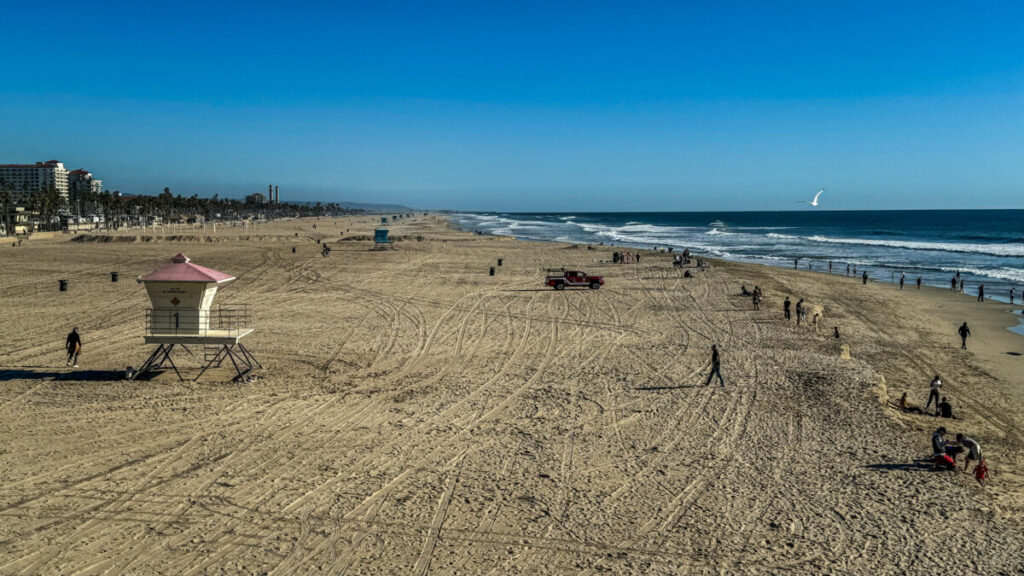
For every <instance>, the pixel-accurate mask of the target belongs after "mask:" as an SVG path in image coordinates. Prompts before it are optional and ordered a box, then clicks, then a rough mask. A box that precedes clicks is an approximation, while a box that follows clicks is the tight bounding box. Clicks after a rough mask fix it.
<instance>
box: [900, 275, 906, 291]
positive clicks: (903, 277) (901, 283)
mask: <svg viewBox="0 0 1024 576" xmlns="http://www.w3.org/2000/svg"><path fill="white" fill-rule="evenodd" d="M906 281H907V275H906V274H902V273H901V274H900V290H903V283H904V282H906Z"/></svg>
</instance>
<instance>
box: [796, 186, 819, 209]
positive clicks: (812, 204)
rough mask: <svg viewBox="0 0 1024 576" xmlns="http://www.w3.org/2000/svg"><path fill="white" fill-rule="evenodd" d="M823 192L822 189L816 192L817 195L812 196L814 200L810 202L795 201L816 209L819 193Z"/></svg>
mask: <svg viewBox="0 0 1024 576" xmlns="http://www.w3.org/2000/svg"><path fill="white" fill-rule="evenodd" d="M824 191H825V189H824V188H822V189H821V190H818V193H817V194H815V195H814V200H811V201H810V202H808V201H807V200H797V202H799V203H801V204H807V205H808V206H814V207H815V208H817V207H818V196H821V193H822V192H824Z"/></svg>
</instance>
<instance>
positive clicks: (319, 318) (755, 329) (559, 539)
mask: <svg viewBox="0 0 1024 576" xmlns="http://www.w3.org/2000/svg"><path fill="white" fill-rule="evenodd" d="M312 226H313V222H312V221H291V222H279V223H275V224H273V225H269V226H267V227H266V228H263V229H257V230H255V231H251V230H250V231H244V232H243V231H241V230H240V229H232V228H220V227H219V228H218V232H217V234H218V235H217V236H216V237H214V236H212V235H211V234H209V233H208V232H204V231H201V230H197V231H194V233H192V234H190V233H189V232H188V231H185V232H179V233H177V234H174V235H171V236H172V238H169V239H165V238H158V237H156V236H155V235H153V234H149V239H148V240H142V239H130V240H129V241H99V242H68V241H67V239H61V238H57V239H53V240H40V241H29V242H27V243H26V244H25V245H24V246H23V247H22V248H9V247H3V248H0V263H2V264H3V265H2V266H0V280H2V282H0V310H2V313H3V319H2V325H3V330H0V515H2V518H3V521H2V522H0V574H26V575H28V574H418V575H422V574H495V575H497V574H597V573H610V574H690V573H693V574H711V573H716V574H755V573H756V574H775V573H783V572H785V573H797V574H825V573H837V574H838V573H857V574H903V573H910V574H937V573H950V574H979V573H990V574H1016V573H1022V572H1024V554H1022V553H1021V550H1022V544H1024V536H1022V529H1024V522H1022V520H1024V498H1022V497H1024V476H1022V475H1021V473H1020V469H1021V468H1020V465H1021V455H1020V447H1021V432H1020V423H1021V413H1022V412H1021V407H1022V406H1024V401H1022V398H1021V390H1020V388H1019V386H1020V384H1021V381H1020V377H1019V375H1020V374H1021V373H1024V370H1022V369H1021V366H1022V359H1024V357H1021V356H1019V355H1018V356H1014V355H1011V354H1008V353H1016V354H1020V353H1024V345H1022V344H1024V338H1021V337H1018V336H1015V335H1013V334H1010V333H1009V332H1006V331H1005V330H1003V329H1002V324H1005V323H1008V321H1007V317H1008V315H1006V314H1005V309H1006V307H1002V306H1000V305H996V304H986V305H978V304H976V303H974V302H973V300H972V299H970V298H967V297H958V296H956V295H952V294H948V293H946V292H944V291H940V290H924V291H921V292H917V291H904V292H902V293H901V292H899V291H897V290H895V289H894V288H893V287H892V286H889V285H883V284H870V285H868V286H861V284H860V280H859V279H855V278H843V277H839V276H833V277H828V276H825V275H822V274H817V273H807V272H796V271H791V270H785V269H775V268H765V267H758V266H752V265H743V264H735V263H724V262H716V263H715V264H714V266H713V267H712V268H711V269H710V270H709V271H707V272H703V273H700V272H697V273H695V274H694V277H693V278H684V277H683V275H682V273H681V272H680V271H678V270H676V269H673V268H672V266H671V257H670V256H669V255H655V254H653V253H651V254H645V256H644V258H643V259H642V264H640V265H619V266H614V265H611V264H607V263H603V262H601V261H602V260H609V261H610V259H611V256H610V251H611V250H612V249H611V248H608V247H599V249H595V250H588V249H586V248H585V247H574V246H567V245H564V244H542V243H532V242H517V241H514V240H510V239H504V238H495V237H479V236H472V235H469V234H464V233H460V232H455V231H451V230H449V229H448V228H447V226H446V224H445V223H444V222H443V220H441V219H439V218H435V217H426V218H420V219H417V220H414V221H403V222H400V223H399V224H397V225H395V226H393V229H394V232H393V235H395V236H398V237H400V238H401V239H402V240H401V241H400V242H397V243H396V248H397V249H396V250H394V251H389V252H370V251H369V250H368V248H369V246H370V243H369V242H368V241H367V240H365V239H367V238H370V237H372V227H373V219H371V218H361V219H360V218H349V219H342V220H337V221H333V220H332V221H325V220H321V221H319V222H317V228H316V229H313V227H312ZM346 229H348V230H349V232H348V233H347V234H343V236H356V237H359V238H361V239H359V240H351V241H338V239H339V235H342V234H341V233H343V232H344V231H345V230H346ZM296 232H298V233H299V236H298V237H296V235H295V233H296ZM192 236H194V237H195V239H194V240H193V239H191V237H192ZM208 236H209V237H210V238H207V237H208ZM316 240H320V241H325V242H328V243H329V244H330V245H331V246H332V247H333V248H334V251H333V252H332V254H331V256H330V257H329V258H322V257H321V256H320V255H319V246H318V245H317V243H316ZM293 246H294V247H296V248H297V252H296V253H294V254H293V253H291V248H292V247H293ZM178 251H183V252H185V253H186V254H187V255H188V256H190V257H191V258H192V259H193V260H194V261H195V262H197V263H199V264H203V265H205V266H210V267H213V268H217V269H220V270H224V271H227V272H230V273H232V274H235V275H236V276H237V277H238V280H237V282H236V283H235V284H234V285H232V286H230V287H229V288H227V289H225V290H224V291H223V293H222V294H221V295H219V296H218V299H219V300H221V303H227V302H237V303H248V304H249V305H251V306H252V307H253V308H254V310H255V315H256V319H257V325H256V329H257V330H256V333H255V334H254V335H253V336H252V337H251V340H250V341H249V342H248V345H249V346H250V348H251V349H252V350H253V352H254V353H255V354H256V355H257V356H258V357H259V358H260V360H261V362H262V363H263V365H264V366H265V367H266V369H265V370H264V371H262V372H261V373H260V376H261V377H260V379H259V380H258V381H256V382H250V383H244V384H231V383H223V382H218V381H200V382H198V383H186V384H181V383H179V382H178V381H177V379H176V378H175V377H174V375H173V374H164V375H162V376H160V377H158V378H156V379H154V380H150V381H145V382H136V383H127V382H123V381H119V380H116V379H113V376H114V375H115V373H116V372H117V371H119V370H123V368H124V366H126V365H136V366H137V365H139V364H140V363H141V362H142V360H144V359H145V357H146V355H147V354H148V350H147V348H146V347H145V346H144V345H143V344H142V329H143V314H144V310H145V308H146V306H147V298H146V295H145V291H144V290H143V288H142V287H141V286H140V285H138V284H136V283H135V282H133V281H131V279H134V278H135V277H136V276H137V275H140V274H143V273H146V272H149V271H151V270H152V269H154V268H156V267H157V266H158V265H160V264H161V263H163V262H164V261H166V260H167V259H168V258H169V257H170V256H171V255H173V254H174V253H176V252H178ZM498 258H502V259H503V260H504V264H503V266H501V267H500V268H498V269H497V274H496V276H494V277H490V276H488V268H489V267H490V266H494V265H495V262H496V260H497V259H498ZM563 265H564V266H572V267H579V268H581V269H583V270H586V271H587V272H590V273H592V274H602V275H604V276H605V279H606V285H605V287H604V288H602V289H601V290H598V291H591V290H566V291H564V292H555V291H553V290H550V289H544V288H542V286H541V278H542V276H543V269H544V268H545V267H549V266H563ZM111 270H117V271H119V272H120V273H121V278H122V281H121V282H119V283H111V282H110V279H109V275H108V273H109V272H110V271H111ZM59 278H67V279H69V280H70V282H71V289H70V291H69V292H66V293H60V292H57V280H58V279H59ZM126 280H127V281H126ZM741 284H745V285H747V286H748V287H752V286H753V285H755V284H756V285H760V286H761V287H762V288H763V289H764V290H765V300H764V302H763V303H762V309H761V311H759V312H755V311H753V310H752V309H751V306H750V302H749V300H748V299H747V298H743V297H741V296H740V295H739V287H740V285H741ZM787 295H789V296H791V297H792V298H793V299H794V302H795V300H796V298H798V297H804V298H806V299H807V301H808V302H809V303H811V304H813V305H817V306H821V307H822V309H823V310H824V319H823V321H822V325H821V326H820V327H819V331H818V333H815V331H814V330H813V329H812V328H810V327H801V328H797V327H796V326H795V324H792V323H791V324H789V325H787V324H786V323H785V322H784V321H783V320H782V314H781V302H782V299H783V298H784V297H785V296H787ZM963 319H967V320H969V321H970V322H971V323H972V326H976V328H975V335H976V337H975V338H974V339H973V341H972V342H971V348H972V351H971V352H967V353H963V352H960V351H959V350H958V348H959V341H958V340H957V338H956V335H955V326H956V325H958V324H959V322H960V321H962V320H963ZM72 325H75V326H78V327H79V328H80V330H81V332H82V334H83V340H84V351H83V357H82V367H81V369H80V370H77V371H71V370H69V369H66V368H64V363H63V355H62V350H61V345H62V342H63V339H64V335H65V334H66V332H67V331H68V330H69V329H70V327H71V326H72ZM833 325H835V326H839V327H840V330H841V333H842V335H843V338H842V340H841V342H836V341H835V340H834V339H833V338H832V337H831V327H832V326H833ZM712 343H717V344H718V345H719V346H720V348H721V349H722V354H723V369H722V372H723V375H724V377H725V379H726V385H725V386H724V387H720V386H717V385H712V386H705V385H704V381H705V378H706V375H707V370H708V368H709V365H710V352H709V348H710V345H711V344H712ZM844 343H845V344H847V345H849V347H850V350H851V356H852V359H851V360H848V361H844V360H840V358H839V356H840V349H839V348H840V345H841V344H844ZM188 362H189V360H186V364H188ZM193 362H194V361H193ZM935 373H939V374H941V375H942V376H943V379H944V381H945V382H946V387H947V395H948V396H949V397H950V398H951V399H952V401H953V404H954V408H955V410H956V411H957V412H958V413H959V415H960V416H961V419H960V420H956V421H953V422H950V421H944V422H941V424H944V425H945V426H946V427H947V428H949V429H950V431H951V432H952V433H956V432H961V431H962V432H968V433H970V434H971V435H972V436H973V437H975V438H976V439H978V440H979V441H980V442H981V444H982V445H983V446H984V448H985V451H986V456H987V458H988V460H989V464H990V468H991V470H992V473H993V478H992V481H991V484H990V485H989V487H988V488H985V489H981V488H980V487H979V486H978V485H977V484H976V483H975V481H974V479H973V477H972V476H971V475H970V474H967V473H961V472H957V473H951V472H935V471H932V470H931V469H930V466H929V465H927V464H925V463H922V462H921V461H920V460H921V459H922V458H925V457H927V456H928V455H929V453H930V448H929V433H930V432H931V430H932V429H934V427H935V426H937V425H938V424H940V422H938V421H937V420H936V419H935V418H933V417H931V416H921V415H904V414H900V413H898V412H897V411H895V410H894V409H893V408H892V407H891V405H890V404H889V401H890V400H893V399H894V398H897V397H898V396H899V394H901V393H902V392H903V391H904V390H909V391H910V399H911V401H912V402H914V403H916V404H923V403H924V401H925V399H926V398H927V394H928V392H927V385H928V381H929V379H930V377H931V376H932V375H933V374H935Z"/></svg>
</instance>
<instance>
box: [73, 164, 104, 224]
mask: <svg viewBox="0 0 1024 576" xmlns="http://www.w3.org/2000/svg"><path fill="white" fill-rule="evenodd" d="M101 192H103V180H100V179H99V178H94V177H93V175H92V172H89V171H88V170H83V169H81V168H79V169H78V170H72V171H70V172H68V201H69V202H70V204H71V207H72V210H73V211H76V213H78V214H81V213H83V212H84V211H85V209H86V206H87V204H88V201H89V195H90V194H100V193H101Z"/></svg>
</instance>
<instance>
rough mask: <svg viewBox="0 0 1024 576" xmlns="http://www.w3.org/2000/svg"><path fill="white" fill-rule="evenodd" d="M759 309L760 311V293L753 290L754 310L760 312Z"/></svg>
mask: <svg viewBox="0 0 1024 576" xmlns="http://www.w3.org/2000/svg"><path fill="white" fill-rule="evenodd" d="M760 309H761V293H760V292H759V291H757V290H754V310H760Z"/></svg>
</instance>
